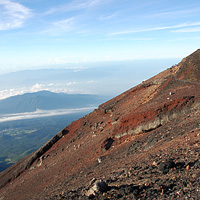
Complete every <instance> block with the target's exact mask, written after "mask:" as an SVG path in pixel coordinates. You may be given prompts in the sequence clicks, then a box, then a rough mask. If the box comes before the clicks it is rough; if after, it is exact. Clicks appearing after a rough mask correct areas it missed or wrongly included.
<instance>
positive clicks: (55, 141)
mask: <svg viewBox="0 0 200 200" xmlns="http://www.w3.org/2000/svg"><path fill="white" fill-rule="evenodd" d="M199 77H200V50H197V51H195V52H194V53H193V54H191V55H189V56H188V57H186V58H184V59H183V60H182V61H181V62H180V63H179V64H178V65H175V66H172V67H171V68H169V69H167V70H165V71H163V72H161V73H160V74H158V75H156V76H154V77H152V78H150V79H149V80H146V81H144V82H142V83H141V84H139V85H137V86H136V87H134V88H131V89H130V90H128V91H126V92H124V93H123V94H121V95H119V96H117V97H115V98H114V99H111V100H110V101H108V102H106V103H104V104H102V105H100V106H99V108H98V109H96V110H94V111H93V112H92V113H90V114H88V115H86V116H85V117H83V118H81V119H79V120H77V121H75V122H73V123H71V124H70V125H69V126H67V127H66V128H65V129H63V130H62V131H61V132H60V133H58V134H57V135H56V136H55V137H54V138H52V140H51V141H49V142H48V143H47V144H45V145H44V146H43V147H41V149H39V150H38V151H36V152H34V153H33V154H31V155H29V156H28V157H26V158H24V159H23V160H21V161H19V162H18V163H16V164H15V165H14V166H12V167H10V168H9V169H7V170H5V171H4V172H2V173H1V174H0V180H1V181H0V183H1V184H0V188H1V189H0V199H1V200H9V199H12V200H13V199H35V200H36V199H37V200H38V199H88V198H89V199H198V198H199V196H200V193H199V190H200V185H199V181H200V180H199V179H200V170H199V167H200V160H199V152H200V109H199V106H200V78H199ZM94 180H95V181H94ZM102 188H103V189H102Z"/></svg>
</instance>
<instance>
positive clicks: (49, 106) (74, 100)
mask: <svg viewBox="0 0 200 200" xmlns="http://www.w3.org/2000/svg"><path fill="white" fill-rule="evenodd" d="M105 99H106V97H101V96H98V95H90V94H65V93H53V92H49V91H40V92H35V93H26V94H23V95H17V96H12V97H9V98H7V99H3V100H0V114H11V113H23V112H33V111H36V110H37V109H40V110H54V109H69V108H81V107H88V106H96V105H98V104H100V103H102V102H103V101H105Z"/></svg>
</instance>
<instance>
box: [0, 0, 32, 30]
mask: <svg viewBox="0 0 200 200" xmlns="http://www.w3.org/2000/svg"><path fill="white" fill-rule="evenodd" d="M31 15H32V13H31V10H30V9H29V8H27V7H25V6H23V5H22V4H19V3H16V2H13V1H10V0H0V30H10V29H15V28H20V27H22V26H23V25H24V22H25V21H26V19H27V18H29V17H30V16H31Z"/></svg>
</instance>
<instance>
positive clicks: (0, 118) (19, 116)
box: [0, 107, 96, 123]
mask: <svg viewBox="0 0 200 200" xmlns="http://www.w3.org/2000/svg"><path fill="white" fill-rule="evenodd" d="M95 108H96V107H86V108H76V109H58V110H37V111H35V112H26V113H16V114H6V115H0V123H1V122H8V121H16V120H23V119H34V118H40V117H52V116H58V115H67V114H72V113H79V112H86V111H87V112H89V111H92V110H94V109H95Z"/></svg>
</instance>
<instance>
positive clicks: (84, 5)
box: [44, 0, 105, 15]
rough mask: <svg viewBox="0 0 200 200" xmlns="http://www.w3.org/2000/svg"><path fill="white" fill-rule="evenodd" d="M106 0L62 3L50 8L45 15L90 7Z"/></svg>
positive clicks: (80, 0)
mask: <svg viewBox="0 0 200 200" xmlns="http://www.w3.org/2000/svg"><path fill="white" fill-rule="evenodd" d="M103 2H105V0H104V1H103V0H73V1H72V2H71V3H67V4H62V5H59V6H57V7H54V8H51V9H49V10H48V11H47V12H45V13H44V15H50V14H54V13H57V12H70V11H78V10H83V9H89V8H92V7H95V6H97V5H99V4H100V3H103Z"/></svg>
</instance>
